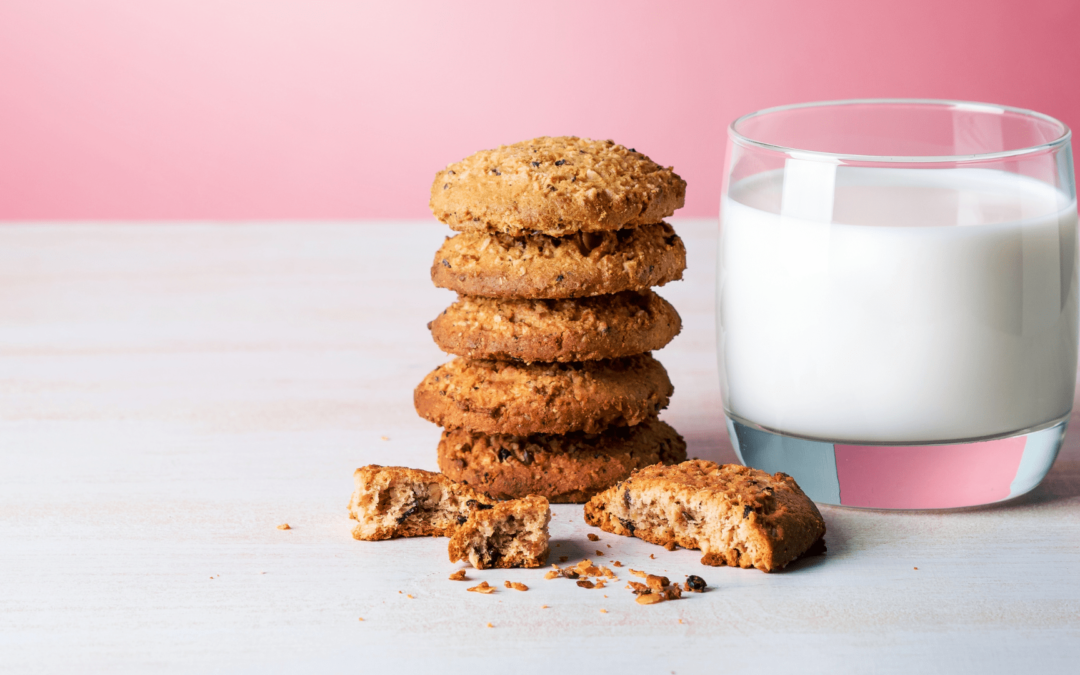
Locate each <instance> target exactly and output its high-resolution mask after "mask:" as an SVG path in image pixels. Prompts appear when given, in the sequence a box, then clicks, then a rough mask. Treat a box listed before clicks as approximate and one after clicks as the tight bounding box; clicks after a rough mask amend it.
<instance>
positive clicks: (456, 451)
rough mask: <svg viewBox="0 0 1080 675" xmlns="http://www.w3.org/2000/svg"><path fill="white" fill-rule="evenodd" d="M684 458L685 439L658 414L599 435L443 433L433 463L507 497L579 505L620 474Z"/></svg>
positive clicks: (620, 477)
mask: <svg viewBox="0 0 1080 675" xmlns="http://www.w3.org/2000/svg"><path fill="white" fill-rule="evenodd" d="M685 459H686V442H685V441H684V440H683V438H682V436H680V435H679V434H678V433H677V432H676V431H675V430H674V429H672V428H671V427H670V426H669V425H667V424H665V423H664V422H661V421H660V420H658V419H655V418H652V419H648V420H645V421H644V422H642V423H641V424H638V425H637V426H633V427H614V428H611V429H608V430H606V431H604V432H603V433H600V434H585V433H580V432H579V433H573V434H564V435H549V434H534V435H530V436H512V435H506V434H482V433H478V432H475V431H467V430H464V429H453V430H447V431H444V432H443V435H442V438H441V439H440V440H439V468H440V469H441V470H442V471H443V473H444V474H446V475H447V476H449V477H451V478H453V479H454V480H455V481H458V482H459V483H466V484H468V485H470V486H471V487H474V488H476V489H477V490H480V491H482V492H485V493H487V494H490V495H491V496H492V497H494V498H496V499H513V498H516V497H521V496H523V495H527V494H536V495H542V496H544V497H547V498H548V500H550V501H551V502H552V503H570V504H580V503H583V502H585V501H588V499H589V498H590V497H592V496H593V495H595V494H596V493H598V492H600V491H602V490H606V489H607V488H609V487H611V486H612V485H614V484H615V483H617V482H619V481H621V480H624V479H626V478H627V477H628V476H629V475H630V473H631V472H632V471H634V470H635V469H641V468H644V467H646V466H650V465H652V464H657V463H663V464H675V463H678V462H681V461H683V460H685Z"/></svg>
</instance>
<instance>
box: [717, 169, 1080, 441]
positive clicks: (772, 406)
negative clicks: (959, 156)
mask: <svg viewBox="0 0 1080 675" xmlns="http://www.w3.org/2000/svg"><path fill="white" fill-rule="evenodd" d="M793 164H794V165H795V166H793ZM805 164H808V163H806V162H798V161H794V162H793V161H791V160H789V162H788V167H787V172H788V173H787V176H788V179H787V181H782V180H781V179H782V175H783V174H782V173H781V172H779V171H774V172H769V173H765V174H758V175H756V176H753V177H751V178H749V179H746V180H744V181H741V182H739V183H736V184H734V185H732V186H731V189H730V190H729V196H728V197H727V198H725V200H724V202H723V205H722V228H721V240H720V251H721V271H720V276H719V278H718V284H719V287H718V300H719V303H720V304H719V312H718V320H717V322H718V329H719V333H718V334H719V350H720V371H721V382H722V392H723V396H724V404H725V408H726V409H727V410H728V411H729V412H730V413H733V414H734V415H735V416H737V417H741V418H742V419H744V420H746V421H749V422H752V423H756V424H759V425H761V426H764V427H766V428H769V429H772V430H775V431H780V432H786V433H789V434H793V435H798V436H809V437H813V438H820V439H828V440H850V441H867V442H885V443H895V442H922V441H944V440H959V439H974V438H980V437H988V436H997V435H1007V434H1009V433H1010V432H1018V431H1021V430H1025V429H1031V428H1032V427H1037V426H1040V425H1043V424H1045V423H1047V422H1049V421H1051V420H1056V419H1059V418H1061V417H1063V416H1065V415H1067V414H1068V413H1069V411H1070V410H1071V408H1072V402H1073V386H1074V378H1075V373H1076V344H1077V321H1078V318H1077V265H1076V259H1077V241H1076V236H1077V214H1076V202H1075V201H1070V200H1069V199H1068V198H1066V197H1065V196H1064V195H1063V194H1062V193H1061V192H1059V191H1057V190H1055V189H1054V188H1052V187H1050V186H1048V185H1046V184H1045V183H1042V182H1039V181H1036V180H1034V179H1030V178H1025V177H1023V176H1018V175H1015V174H1008V173H1004V172H998V171H990V170H985V169H944V170H913V169H866V168H853V167H839V168H837V167H834V166H829V165H825V166H823V167H818V168H809V169H807V167H806V166H805ZM833 185H835V192H834V191H833V190H832V189H830V188H831V186H833ZM822 188H824V189H822ZM830 217H831V219H832V220H833V221H834V223H833V224H830V223H829V222H827V221H828V220H829V219H830ZM822 221H825V222H822ZM957 225H959V226H957Z"/></svg>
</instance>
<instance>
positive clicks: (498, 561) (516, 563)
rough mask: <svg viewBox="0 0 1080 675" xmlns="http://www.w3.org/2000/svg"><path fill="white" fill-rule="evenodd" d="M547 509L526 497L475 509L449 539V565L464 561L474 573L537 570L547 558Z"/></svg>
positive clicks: (545, 502) (538, 500)
mask: <svg viewBox="0 0 1080 675" xmlns="http://www.w3.org/2000/svg"><path fill="white" fill-rule="evenodd" d="M550 520H551V507H549V506H548V500H546V499H544V498H543V497H536V496H529V497H525V498H523V499H515V500H513V501H508V502H502V503H499V504H496V505H495V506H493V507H492V508H489V509H477V510H476V511H474V512H473V514H472V515H471V516H469V519H468V520H467V521H466V522H465V524H464V525H462V526H461V527H459V528H458V529H457V531H456V532H454V536H453V537H451V539H450V547H449V553H450V562H457V561H459V560H468V561H469V563H470V564H471V565H472V566H473V567H475V568H476V569H478V570H485V569H489V568H492V567H500V568H505V567H540V566H541V565H543V564H544V562H545V561H546V560H547V556H548V550H549V549H548V522H549V521H550Z"/></svg>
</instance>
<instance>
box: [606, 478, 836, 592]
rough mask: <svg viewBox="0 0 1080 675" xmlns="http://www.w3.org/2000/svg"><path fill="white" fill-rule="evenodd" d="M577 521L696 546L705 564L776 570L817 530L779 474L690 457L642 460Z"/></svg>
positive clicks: (805, 505) (817, 535)
mask: <svg viewBox="0 0 1080 675" xmlns="http://www.w3.org/2000/svg"><path fill="white" fill-rule="evenodd" d="M585 522H587V523H588V524H590V525H594V526H597V527H600V528H601V529H603V530H604V531H606V532H611V533H613V534H622V535H627V536H634V537H639V538H641V539H644V540H645V541H648V542H652V543H654V544H660V545H661V546H668V547H671V546H674V545H675V544H678V545H679V546H683V547H685V548H693V549H699V550H700V551H701V552H702V553H703V554H704V555H703V556H702V558H701V562H702V564H705V565H731V566H737V567H756V568H758V569H759V570H762V571H764V572H770V571H772V570H775V569H780V568H782V567H784V566H785V565H787V564H788V563H789V562H791V561H792V560H795V559H796V558H798V557H799V556H800V555H801V554H803V553H804V552H806V551H807V550H808V549H810V547H811V546H812V545H814V544H815V543H816V542H818V541H819V540H820V539H821V538H822V537H824V536H825V521H824V520H823V519H822V517H821V514H820V513H819V512H818V510H817V507H816V506H815V505H814V502H812V501H810V498H809V497H807V496H806V495H805V494H803V491H802V490H801V489H799V486H798V485H796V483H795V479H793V478H792V477H791V476H788V475H787V474H783V473H777V474H774V475H771V476H770V475H769V474H767V473H765V472H764V471H760V470H758V469H751V468H749V467H745V466H739V465H737V464H724V465H718V464H714V463H713V462H706V461H704V460H691V461H688V462H683V463H682V464H677V465H675V466H650V467H648V468H645V469H642V470H640V471H637V472H635V473H634V474H633V475H631V476H630V478H628V479H627V480H625V481H624V482H622V483H620V484H618V485H615V486H614V487H612V488H610V489H608V490H606V491H604V492H602V493H600V494H598V495H596V496H595V497H593V498H592V499H591V500H590V501H589V503H588V504H586V505H585Z"/></svg>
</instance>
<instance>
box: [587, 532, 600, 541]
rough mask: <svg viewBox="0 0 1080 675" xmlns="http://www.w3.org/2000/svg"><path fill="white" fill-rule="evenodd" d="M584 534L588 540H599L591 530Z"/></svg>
mask: <svg viewBox="0 0 1080 675" xmlns="http://www.w3.org/2000/svg"><path fill="white" fill-rule="evenodd" d="M585 536H587V537H588V538H589V541H600V537H598V536H596V535H595V534H593V533H592V532H590V533H589V534H587V535H585Z"/></svg>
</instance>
